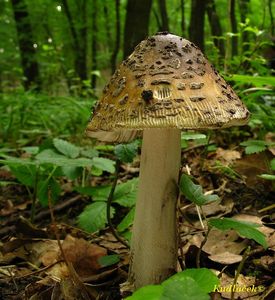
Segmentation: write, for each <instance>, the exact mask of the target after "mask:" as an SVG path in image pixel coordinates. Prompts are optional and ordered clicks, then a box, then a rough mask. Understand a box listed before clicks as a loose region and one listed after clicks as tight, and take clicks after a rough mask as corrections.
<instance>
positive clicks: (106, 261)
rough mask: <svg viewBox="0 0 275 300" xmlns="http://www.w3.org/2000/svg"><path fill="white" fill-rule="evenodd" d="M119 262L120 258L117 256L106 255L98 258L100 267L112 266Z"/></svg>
mask: <svg viewBox="0 0 275 300" xmlns="http://www.w3.org/2000/svg"><path fill="white" fill-rule="evenodd" d="M119 261H120V257H119V255H117V254H113V255H106V256H102V257H100V258H99V260H98V262H99V264H100V265H101V266H102V267H109V266H112V265H114V264H116V263H118V262H119Z"/></svg>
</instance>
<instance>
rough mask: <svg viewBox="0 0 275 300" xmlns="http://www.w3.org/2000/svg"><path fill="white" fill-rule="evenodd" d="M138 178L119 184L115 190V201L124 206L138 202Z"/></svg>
mask: <svg viewBox="0 0 275 300" xmlns="http://www.w3.org/2000/svg"><path fill="white" fill-rule="evenodd" d="M137 188H138V178H133V179H131V180H128V181H126V182H124V183H121V184H118V185H117V186H116V189H115V192H114V199H113V203H118V204H119V205H121V206H124V207H132V206H133V205H134V204H135V203H136V197H137Z"/></svg>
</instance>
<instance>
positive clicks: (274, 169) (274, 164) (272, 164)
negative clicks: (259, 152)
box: [270, 158, 275, 171]
mask: <svg viewBox="0 0 275 300" xmlns="http://www.w3.org/2000/svg"><path fill="white" fill-rule="evenodd" d="M270 168H271V170H272V171H275V158H273V159H272V161H271V162H270Z"/></svg>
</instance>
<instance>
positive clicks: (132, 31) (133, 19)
mask: <svg viewBox="0 0 275 300" xmlns="http://www.w3.org/2000/svg"><path fill="white" fill-rule="evenodd" d="M151 6H152V0H128V3H127V15H126V21H125V29H124V47H123V48H124V49H123V52H124V58H126V57H127V56H128V55H130V54H131V53H132V52H133V50H134V48H135V46H136V45H137V44H138V43H139V42H141V41H142V40H143V39H144V38H145V37H146V36H147V35H148V27H149V17H150V11H151Z"/></svg>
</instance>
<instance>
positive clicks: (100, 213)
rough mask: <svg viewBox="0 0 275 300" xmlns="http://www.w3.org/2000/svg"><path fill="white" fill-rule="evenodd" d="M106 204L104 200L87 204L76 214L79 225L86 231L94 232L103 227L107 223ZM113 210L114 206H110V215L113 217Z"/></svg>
mask: <svg viewBox="0 0 275 300" xmlns="http://www.w3.org/2000/svg"><path fill="white" fill-rule="evenodd" d="M106 205H107V204H106V202H102V201H97V202H94V203H92V204H89V205H87V206H86V207H85V209H84V211H83V212H82V213H81V214H80V215H79V216H78V225H79V227H80V228H82V229H84V230H86V231H88V232H95V231H98V230H100V229H103V228H105V226H106V223H107V215H106ZM114 212H115V210H114V208H113V207H111V217H113V215H114Z"/></svg>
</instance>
